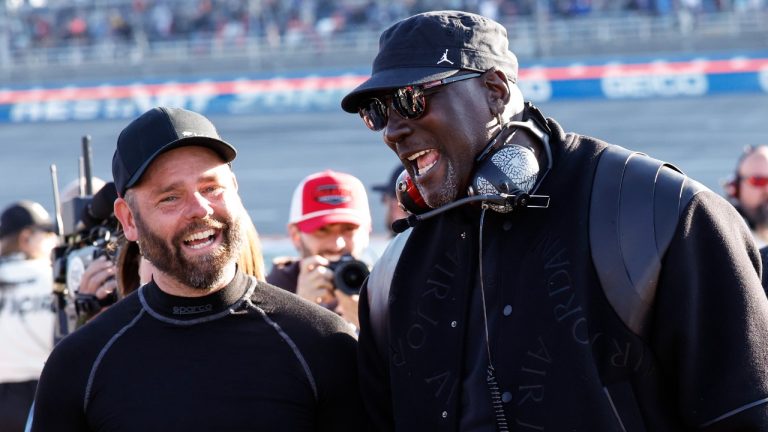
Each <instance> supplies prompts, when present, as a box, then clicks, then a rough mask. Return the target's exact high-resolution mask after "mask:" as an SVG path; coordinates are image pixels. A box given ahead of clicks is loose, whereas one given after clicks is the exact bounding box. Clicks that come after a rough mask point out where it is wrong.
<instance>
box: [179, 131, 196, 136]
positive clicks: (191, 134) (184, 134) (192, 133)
mask: <svg viewBox="0 0 768 432" xmlns="http://www.w3.org/2000/svg"><path fill="white" fill-rule="evenodd" d="M198 135H199V134H198V133H197V132H190V131H181V136H184V137H191V136H198Z"/></svg>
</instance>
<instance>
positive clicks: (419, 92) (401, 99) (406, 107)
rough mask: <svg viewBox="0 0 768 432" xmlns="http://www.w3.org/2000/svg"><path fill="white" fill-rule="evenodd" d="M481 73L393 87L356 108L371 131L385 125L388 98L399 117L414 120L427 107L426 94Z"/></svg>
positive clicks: (380, 128)
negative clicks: (388, 91)
mask: <svg viewBox="0 0 768 432" xmlns="http://www.w3.org/2000/svg"><path fill="white" fill-rule="evenodd" d="M480 75H482V74H481V73H470V74H465V75H458V76H452V77H449V78H445V79H442V80H439V81H431V82H428V83H426V84H421V85H411V86H405V87H401V88H399V89H395V90H394V91H393V92H392V94H391V95H385V96H381V97H375V98H370V99H368V100H367V101H365V102H363V104H362V105H361V106H360V108H358V110H357V111H358V113H359V114H360V117H362V118H363V122H364V123H365V125H366V126H368V129H370V130H373V131H380V130H382V129H384V127H385V126H387V121H389V110H387V105H386V103H385V101H386V100H387V99H390V102H391V103H390V106H391V107H392V108H394V109H395V111H397V113H398V114H400V116H401V117H403V118H404V119H408V120H415V119H417V118H419V117H421V116H422V115H424V111H426V109H427V98H426V96H427V95H428V94H431V93H432V92H431V91H430V90H433V89H435V88H437V87H440V86H443V85H446V84H451V83H455V82H459V81H464V80H468V79H472V78H477V77H479V76H480Z"/></svg>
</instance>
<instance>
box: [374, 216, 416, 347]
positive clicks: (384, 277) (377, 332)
mask: <svg viewBox="0 0 768 432" xmlns="http://www.w3.org/2000/svg"><path fill="white" fill-rule="evenodd" d="M411 231H413V229H408V230H406V231H404V232H402V233H400V234H398V235H397V236H396V237H395V238H393V239H392V240H390V242H389V244H387V247H386V249H384V253H382V255H381V257H380V258H379V259H378V260H377V261H376V264H375V265H374V266H373V269H371V274H370V275H369V276H368V285H367V290H368V292H367V294H368V310H369V314H368V315H369V317H370V321H371V331H372V333H373V337H374V339H375V340H376V345H377V346H378V349H379V353H380V354H381V355H382V356H383V358H388V357H389V354H388V352H389V349H388V348H387V345H388V343H389V290H390V287H391V286H392V279H393V278H394V276H395V268H396V267H397V262H398V261H399V260H400V254H401V253H402V252H403V249H404V248H405V244H406V243H407V242H408V238H409V237H410V236H411Z"/></svg>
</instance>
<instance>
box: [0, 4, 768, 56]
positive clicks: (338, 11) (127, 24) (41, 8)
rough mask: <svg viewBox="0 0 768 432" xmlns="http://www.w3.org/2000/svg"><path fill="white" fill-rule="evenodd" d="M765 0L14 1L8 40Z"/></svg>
mask: <svg viewBox="0 0 768 432" xmlns="http://www.w3.org/2000/svg"><path fill="white" fill-rule="evenodd" d="M765 6H766V1H765V0H621V1H607V0H395V1H383V0H367V1H366V0H291V1H281V0H194V1H182V0H79V1H74V2H72V1H62V0H48V1H46V0H6V1H5V4H4V6H2V10H0V13H2V15H0V41H2V40H3V36H5V39H6V43H7V44H8V46H9V47H10V48H12V49H13V50H24V49H28V48H47V47H62V46H72V45H90V44H96V43H104V42H109V43H118V44H119V43H125V44H141V43H153V42H162V41H170V42H172V41H195V40H211V39H216V40H221V41H225V42H227V43H229V42H237V41H243V40H244V39H246V38H249V37H263V38H267V39H268V40H270V41H271V42H274V44H275V45H278V44H279V43H280V42H284V43H287V44H289V45H290V42H291V41H292V40H293V41H296V40H307V39H309V40H311V39H312V38H315V37H332V36H333V35H336V34H343V33H351V32H355V31H360V30H370V31H379V30H381V29H382V28H384V27H386V26H387V25H389V24H391V23H393V22H395V21H397V20H399V19H402V18H404V17H407V16H410V15H413V14H415V13H419V12H423V11H426V10H433V9H461V10H465V11H472V12H477V13H480V14H482V15H485V16H487V17H490V18H493V19H496V20H499V21H502V22H509V21H511V20H514V19H515V17H520V16H532V15H537V16H539V17H541V16H543V17H550V18H552V19H557V18H569V17H575V16H605V15H610V16H614V15H618V16H621V15H631V14H641V15H669V14H675V13H678V12H680V11H686V12H692V13H716V12H748V11H754V10H762V9H764V8H765Z"/></svg>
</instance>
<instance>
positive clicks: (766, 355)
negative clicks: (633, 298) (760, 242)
mask: <svg viewBox="0 0 768 432" xmlns="http://www.w3.org/2000/svg"><path fill="white" fill-rule="evenodd" d="M750 236H751V234H750V233H749V231H748V229H747V227H746V225H745V224H744V222H743V220H742V219H741V217H740V216H739V215H738V214H737V213H736V211H735V209H733V207H732V206H731V205H730V204H728V203H727V202H726V201H725V200H723V199H722V198H721V197H719V196H717V195H716V194H714V193H712V192H709V191H707V192H702V193H699V194H697V196H696V197H695V198H694V199H693V200H692V201H691V202H690V203H689V204H688V207H687V208H686V209H685V210H684V212H683V213H682V216H681V219H680V221H679V224H678V227H677V231H676V233H675V237H674V238H673V240H672V243H671V244H670V247H669V249H668V251H667V254H666V256H665V258H664V261H663V266H662V272H661V274H660V279H659V289H658V291H657V299H656V311H655V316H654V318H653V331H652V335H653V336H652V340H651V341H650V343H651V344H652V345H653V347H654V352H655V353H656V355H657V356H658V357H659V364H660V367H661V368H662V371H661V372H662V374H663V375H664V376H666V377H667V379H668V380H669V382H671V383H673V384H672V386H671V387H670V388H672V389H673V391H675V392H676V394H675V395H674V397H675V398H676V402H677V407H678V409H679V413H680V415H681V420H682V421H683V423H684V424H686V426H687V427H688V428H690V429H692V430H693V429H695V430H703V431H726V430H727V431H734V430H744V431H768V298H766V294H765V292H764V291H763V289H762V286H761V280H760V274H761V263H760V255H759V253H758V251H757V250H756V248H755V246H754V243H753V241H752V239H751V237H750Z"/></svg>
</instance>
